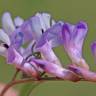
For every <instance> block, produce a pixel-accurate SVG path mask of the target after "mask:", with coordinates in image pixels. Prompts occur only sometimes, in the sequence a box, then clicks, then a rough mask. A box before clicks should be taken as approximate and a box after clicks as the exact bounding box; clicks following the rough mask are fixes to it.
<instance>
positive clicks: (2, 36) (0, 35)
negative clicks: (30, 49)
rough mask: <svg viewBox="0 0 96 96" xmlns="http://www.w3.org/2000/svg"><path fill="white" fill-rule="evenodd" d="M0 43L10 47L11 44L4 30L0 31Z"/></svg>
mask: <svg viewBox="0 0 96 96" xmlns="http://www.w3.org/2000/svg"><path fill="white" fill-rule="evenodd" d="M0 41H1V43H2V42H3V43H6V44H8V45H10V43H11V42H10V38H9V36H8V35H7V34H6V33H5V32H4V31H3V30H2V29H0Z"/></svg>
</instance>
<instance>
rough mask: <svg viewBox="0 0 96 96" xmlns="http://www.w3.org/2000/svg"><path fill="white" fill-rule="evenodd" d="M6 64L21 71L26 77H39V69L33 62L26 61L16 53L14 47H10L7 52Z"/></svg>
mask: <svg viewBox="0 0 96 96" xmlns="http://www.w3.org/2000/svg"><path fill="white" fill-rule="evenodd" d="M6 56H7V63H8V64H13V65H14V66H15V67H16V68H19V69H20V70H21V71H23V72H25V73H26V74H27V75H28V76H33V77H35V78H38V76H39V67H38V66H37V65H36V63H35V62H33V61H31V62H30V61H27V60H25V59H24V57H23V56H22V55H21V54H20V53H19V52H18V51H16V49H15V48H14V47H12V46H11V47H10V48H9V49H8V52H7V55H6Z"/></svg>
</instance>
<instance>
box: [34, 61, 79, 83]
mask: <svg viewBox="0 0 96 96" xmlns="http://www.w3.org/2000/svg"><path fill="white" fill-rule="evenodd" d="M33 61H34V62H35V63H36V64H38V65H39V66H40V67H41V68H42V69H44V71H45V72H47V73H49V74H51V75H53V76H56V77H59V78H61V79H64V80H71V81H78V80H79V78H78V76H76V74H74V73H72V72H71V71H69V70H67V69H65V68H62V67H60V66H58V65H57V64H54V63H51V62H48V61H46V60H40V59H33Z"/></svg>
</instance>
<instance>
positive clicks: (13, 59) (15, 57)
mask: <svg viewBox="0 0 96 96" xmlns="http://www.w3.org/2000/svg"><path fill="white" fill-rule="evenodd" d="M22 61H23V57H22V56H21V55H20V54H19V53H18V52H17V51H16V50H15V49H14V48H13V47H10V48H8V52H7V62H8V64H17V65H21V63H22Z"/></svg>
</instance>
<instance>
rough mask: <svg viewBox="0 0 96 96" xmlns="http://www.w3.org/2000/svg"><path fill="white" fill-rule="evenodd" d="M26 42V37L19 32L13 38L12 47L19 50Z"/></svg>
mask: <svg viewBox="0 0 96 96" xmlns="http://www.w3.org/2000/svg"><path fill="white" fill-rule="evenodd" d="M23 42H24V35H23V33H22V32H18V33H16V32H15V34H14V35H12V37H11V45H12V46H14V48H16V49H19V48H20V47H21V46H22V44H23Z"/></svg>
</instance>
